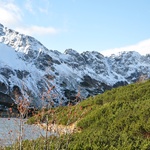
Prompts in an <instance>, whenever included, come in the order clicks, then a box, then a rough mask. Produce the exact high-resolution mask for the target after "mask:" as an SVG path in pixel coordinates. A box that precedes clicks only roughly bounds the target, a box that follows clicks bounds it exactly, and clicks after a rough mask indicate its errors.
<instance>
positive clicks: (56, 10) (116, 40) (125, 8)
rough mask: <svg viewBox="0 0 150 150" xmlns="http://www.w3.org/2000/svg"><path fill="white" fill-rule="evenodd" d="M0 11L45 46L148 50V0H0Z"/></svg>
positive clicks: (6, 22)
mask: <svg viewBox="0 0 150 150" xmlns="http://www.w3.org/2000/svg"><path fill="white" fill-rule="evenodd" d="M0 14H1V15H0V22H1V23H2V24H3V25H4V26H7V27H9V28H12V29H15V30H18V31H19V32H21V33H24V34H27V35H31V36H34V37H35V38H36V39H38V40H39V41H40V42H41V43H43V44H44V45H45V46H46V47H47V48H48V49H52V50H58V51H61V52H64V51H65V49H68V48H72V49H74V50H76V51H78V52H83V51H99V52H100V53H103V54H105V55H109V54H110V53H115V52H118V51H124V50H126V51H129V50H136V51H138V52H140V53H142V54H145V53H150V1H149V0H0Z"/></svg>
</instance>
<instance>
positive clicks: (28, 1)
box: [25, 0, 35, 14]
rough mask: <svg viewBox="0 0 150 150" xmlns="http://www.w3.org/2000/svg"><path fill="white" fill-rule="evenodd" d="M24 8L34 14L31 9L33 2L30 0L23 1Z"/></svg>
mask: <svg viewBox="0 0 150 150" xmlns="http://www.w3.org/2000/svg"><path fill="white" fill-rule="evenodd" d="M25 8H26V9H27V10H28V11H29V12H30V13H32V14H35V11H34V9H33V4H32V1H31V0H26V2H25Z"/></svg>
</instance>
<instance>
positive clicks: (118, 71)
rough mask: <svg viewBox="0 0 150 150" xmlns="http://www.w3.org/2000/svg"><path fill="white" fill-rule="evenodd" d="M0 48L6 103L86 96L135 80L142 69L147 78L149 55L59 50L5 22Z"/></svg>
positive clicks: (0, 89) (0, 32)
mask: <svg viewBox="0 0 150 150" xmlns="http://www.w3.org/2000/svg"><path fill="white" fill-rule="evenodd" d="M0 53H1V54H0V97H1V95H5V96H6V97H7V96H8V97H9V98H5V101H6V102H7V103H10V101H13V102H17V101H18V99H24V98H25V99H27V101H30V102H31V104H32V105H34V106H41V105H43V104H46V103H49V102H52V103H54V104H56V105H57V104H60V103H61V104H66V103H67V102H68V101H70V100H74V99H75V98H76V95H77V93H78V95H79V93H80V96H81V97H82V98H86V97H88V96H90V95H95V94H98V93H103V92H104V91H105V90H107V89H111V88H113V87H117V86H120V85H126V84H129V83H132V82H136V81H137V80H138V79H139V77H141V76H142V75H144V76H145V77H146V78H150V65H149V64H150V55H146V56H141V55H140V54H138V53H137V52H134V51H131V52H122V53H119V54H118V55H112V56H110V57H104V56H103V55H102V54H100V53H98V52H94V51H93V52H83V53H81V54H79V53H78V52H76V51H75V50H72V49H67V50H66V51H65V52H64V53H60V52H59V51H52V50H48V49H47V48H46V47H44V46H43V45H42V44H41V43H40V42H39V41H37V40H36V39H34V38H33V37H30V36H25V35H23V34H20V33H18V32H16V31H13V30H11V29H7V28H6V27H4V26H3V25H0ZM47 95H48V97H47ZM2 97H3V96H2ZM45 98H46V99H45ZM42 99H43V100H42ZM44 99H45V100H44ZM1 102H3V100H2V99H0V103H1ZM1 104H2V103H1ZM5 104H6V103H5ZM3 105H4V103H3ZM8 106H9V105H8Z"/></svg>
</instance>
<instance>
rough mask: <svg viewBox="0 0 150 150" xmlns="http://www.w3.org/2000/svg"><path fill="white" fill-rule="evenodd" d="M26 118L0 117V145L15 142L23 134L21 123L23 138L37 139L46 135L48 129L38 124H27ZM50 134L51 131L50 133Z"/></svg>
mask: <svg viewBox="0 0 150 150" xmlns="http://www.w3.org/2000/svg"><path fill="white" fill-rule="evenodd" d="M26 121H27V120H26V119H21V120H20V119H19V118H0V147H1V146H8V145H12V144H13V143H15V142H16V141H17V140H18V139H19V136H20V135H21V128H20V127H21V125H20V124H21V123H22V124H23V125H22V139H23V140H25V139H29V140H32V139H36V138H38V137H40V136H45V135H46V131H45V130H43V129H41V128H40V127H38V126H37V125H28V124H26V123H25V122H26ZM48 136H50V133H48Z"/></svg>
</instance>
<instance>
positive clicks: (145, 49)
mask: <svg viewBox="0 0 150 150" xmlns="http://www.w3.org/2000/svg"><path fill="white" fill-rule="evenodd" d="M122 51H136V52H138V53H140V54H141V55H146V54H150V39H147V40H144V41H141V42H139V43H137V44H135V45H130V46H126V47H120V48H113V49H107V50H103V51H101V52H100V53H102V54H103V55H104V56H110V55H111V54H117V53H118V52H122Z"/></svg>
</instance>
